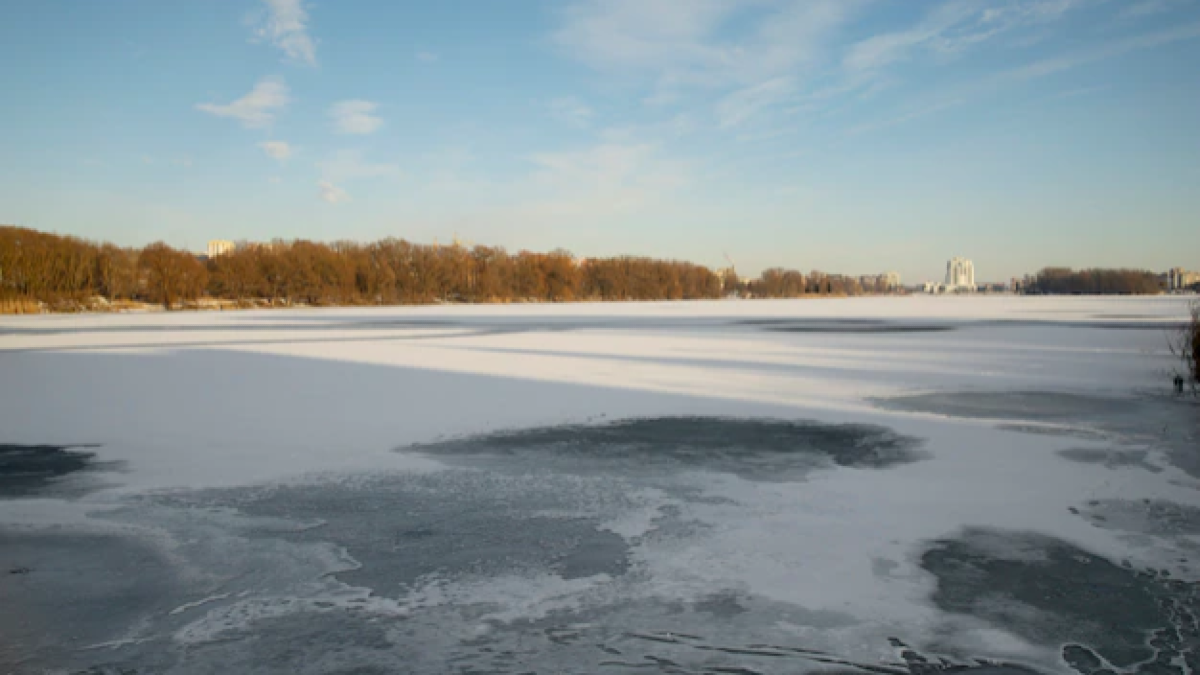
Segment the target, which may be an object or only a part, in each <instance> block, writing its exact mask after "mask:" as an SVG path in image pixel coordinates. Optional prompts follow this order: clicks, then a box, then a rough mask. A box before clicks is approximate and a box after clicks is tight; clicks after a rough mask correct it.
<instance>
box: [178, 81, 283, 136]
mask: <svg viewBox="0 0 1200 675" xmlns="http://www.w3.org/2000/svg"><path fill="white" fill-rule="evenodd" d="M288 100H289V99H288V88H287V85H285V84H284V83H283V82H282V81H280V80H273V79H266V80H262V81H260V82H259V83H258V84H256V85H254V89H252V90H251V91H250V93H249V94H246V95H245V96H243V97H241V98H239V99H237V100H236V101H233V102H232V103H227V104H218V103H200V104H197V105H196V109H197V110H201V111H203V112H206V113H209V114H210V115H216V116H217V117H230V118H233V119H236V120H238V121H240V122H241V123H242V124H243V125H245V126H247V127H265V126H267V125H269V124H270V123H271V122H273V121H274V120H275V113H274V111H275V110H278V109H279V108H282V107H284V106H285V105H287V103H288Z"/></svg>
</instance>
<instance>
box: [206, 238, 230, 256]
mask: <svg viewBox="0 0 1200 675" xmlns="http://www.w3.org/2000/svg"><path fill="white" fill-rule="evenodd" d="M235 248H236V245H235V244H234V243H233V242H232V241H228V240H225V239H213V240H212V241H210V242H208V257H210V258H215V257H217V256H220V255H225V254H227V253H233V251H234V249H235Z"/></svg>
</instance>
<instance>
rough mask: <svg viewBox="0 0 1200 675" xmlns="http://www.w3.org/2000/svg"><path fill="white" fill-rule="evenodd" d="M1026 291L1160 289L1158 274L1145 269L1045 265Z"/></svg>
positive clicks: (1122, 292) (1135, 291)
mask: <svg viewBox="0 0 1200 675" xmlns="http://www.w3.org/2000/svg"><path fill="white" fill-rule="evenodd" d="M1025 292H1026V293H1033V294H1041V295H1154V294H1156V293H1161V292H1162V285H1161V283H1160V282H1159V278H1158V275H1156V274H1154V273H1153V272H1148V271H1146V270H1131V269H1085V270H1078V271H1076V270H1073V269H1071V268H1068V267H1047V268H1045V269H1043V270H1042V271H1040V272H1038V274H1037V277H1036V279H1035V280H1034V282H1033V283H1032V284H1030V285H1029V286H1028V287H1027V288H1026V289H1025Z"/></svg>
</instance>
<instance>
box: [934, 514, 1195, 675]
mask: <svg viewBox="0 0 1200 675" xmlns="http://www.w3.org/2000/svg"><path fill="white" fill-rule="evenodd" d="M921 566H922V567H923V568H924V569H925V570H927V571H928V572H929V573H931V574H933V575H934V576H935V577H936V579H937V589H936V591H935V592H934V594H933V601H934V603H935V604H936V605H937V606H938V607H939V608H941V609H943V610H945V611H948V612H955V613H959V614H966V615H971V616H974V617H977V618H979V619H983V620H985V621H987V622H989V623H992V624H994V625H997V626H999V627H1002V628H1003V629H1005V630H1007V631H1011V632H1012V633H1014V634H1016V635H1019V636H1021V637H1022V638H1024V639H1026V640H1029V641H1030V642H1033V643H1035V644H1043V645H1046V646H1050V647H1058V646H1060V645H1066V646H1065V647H1064V648H1063V658H1064V660H1065V661H1066V662H1067V663H1070V664H1072V666H1073V667H1075V669H1076V670H1078V671H1079V672H1081V673H1084V674H1085V675H1093V674H1094V673H1095V672H1099V671H1100V670H1101V668H1100V666H1099V665H1097V666H1096V667H1095V668H1092V667H1091V666H1086V664H1085V662H1086V663H1095V664H1104V668H1107V669H1109V672H1111V671H1112V670H1113V669H1128V670H1125V671H1124V672H1139V673H1142V672H1144V673H1151V672H1161V673H1170V672H1182V671H1179V670H1177V669H1175V668H1174V667H1173V664H1174V663H1176V662H1186V663H1187V664H1188V665H1189V667H1191V668H1192V669H1193V671H1194V670H1195V669H1196V668H1197V667H1200V633H1198V632H1197V630H1198V629H1197V612H1198V608H1200V584H1197V583H1194V582H1188V581H1182V580H1175V579H1170V578H1167V577H1164V576H1162V575H1160V574H1158V573H1156V572H1154V571H1135V570H1133V569H1130V568H1127V567H1123V566H1119V565H1115V564H1113V563H1112V562H1109V561H1108V560H1106V559H1104V558H1101V557H1099V556H1096V555H1093V554H1091V553H1089V552H1087V551H1085V550H1083V549H1080V548H1078V547H1076V546H1074V545H1072V544H1070V543H1068V542H1065V541H1062V540H1060V539H1055V538H1053V537H1049V536H1045V535H1041V534H1034V533H1024V532H1008V531H1001V530H989V529H982V528H971V529H967V530H966V531H964V532H963V533H962V534H961V535H960V536H957V537H953V538H947V539H943V540H940V541H937V542H935V544H934V545H933V546H932V547H931V548H930V549H929V550H928V551H926V552H925V553H924V554H923V555H922V556H921ZM1089 654H1090V655H1092V656H1094V659H1092V658H1091V657H1088V656H1087V655H1089ZM1153 665H1158V666H1164V665H1165V666H1172V667H1168V668H1167V669H1166V670H1162V669H1158V668H1155V667H1152V666H1153Z"/></svg>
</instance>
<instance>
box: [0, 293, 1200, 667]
mask: <svg viewBox="0 0 1200 675" xmlns="http://www.w3.org/2000/svg"><path fill="white" fill-rule="evenodd" d="M1185 311H1186V306H1185V303H1184V302H1183V301H1182V300H1181V299H1178V298H1117V299H1107V298H1106V299H1094V298H1013V297H978V298H924V297H919V298H871V299H849V300H811V301H797V302H787V301H779V302H768V301H755V302H749V301H741V302H702V303H636V304H580V305H534V306H496V307H491V306H488V307H461V306H455V307H429V308H385V309H328V310H316V309H305V310H294V311H271V312H228V313H220V312H216V313H190V314H161V313H159V314H128V315H81V316H38V317H7V318H3V319H0V381H2V382H3V384H4V386H3V387H0V636H3V639H0V666H4V667H6V668H7V670H4V672H8V671H9V670H13V671H15V672H43V671H48V670H49V671H62V672H78V671H83V670H86V669H88V668H94V669H95V670H94V671H93V672H108V670H111V671H112V672H118V671H119V670H120V669H125V670H130V669H133V670H136V672H178V673H190V672H211V671H212V670H213V669H214V668H216V667H217V664H220V666H221V667H223V668H226V669H233V670H235V671H237V670H244V671H260V672H351V671H354V672H514V673H515V672H642V671H645V670H647V669H649V670H651V672H655V671H661V672H721V671H720V670H719V669H721V668H725V669H737V668H741V669H743V670H741V671H735V670H726V671H725V672H758V673H775V672H779V673H784V672H788V673H791V672H804V671H812V670H828V669H829V668H830V667H835V668H837V669H839V670H843V671H847V672H849V671H859V672H867V671H870V670H873V671H874V672H881V671H882V672H886V673H896V674H897V675H903V674H904V673H917V672H928V669H930V668H932V669H934V670H941V669H947V668H953V667H957V666H973V667H974V666H978V662H977V660H978V659H983V660H987V661H994V662H1003V663H1005V664H1008V665H1007V666H1006V667H1007V668H1010V669H1016V668H1029V669H1033V670H1037V671H1041V672H1062V673H1079V674H1082V675H1095V674H1096V673H1099V672H1101V671H1102V670H1104V669H1110V670H1113V671H1121V672H1135V671H1143V672H1151V671H1152V670H1153V671H1154V672H1168V671H1164V670H1155V669H1156V668H1160V667H1167V666H1170V667H1175V668H1179V669H1180V670H1179V671H1176V672H1182V671H1184V670H1188V671H1192V670H1196V669H1197V668H1200V634H1198V633H1197V627H1196V623H1195V621H1196V615H1197V613H1198V612H1197V605H1198V602H1200V601H1198V599H1197V593H1198V590H1197V589H1198V588H1200V587H1198V586H1197V582H1198V581H1200V564H1198V562H1200V493H1198V492H1197V489H1198V488H1200V457H1198V455H1200V449H1198V446H1200V408H1197V406H1196V405H1195V404H1194V403H1190V402H1187V401H1183V400H1180V399H1177V398H1175V397H1173V396H1172V395H1171V394H1170V387H1169V381H1168V380H1169V378H1168V377H1167V373H1168V372H1169V371H1170V370H1171V368H1172V365H1173V364H1172V363H1171V360H1170V356H1169V354H1168V353H1167V349H1166V344H1167V335H1168V332H1169V331H1170V330H1171V328H1172V326H1174V325H1175V324H1176V323H1178V322H1179V321H1181V320H1182V318H1183V317H1184V315H1185ZM921 659H924V660H925V662H924V663H923V664H922V662H921ZM940 659H945V661H944V662H943V661H941V660H940ZM105 669H108V670H105ZM355 669H358V670H355ZM922 669H925V670H922Z"/></svg>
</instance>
